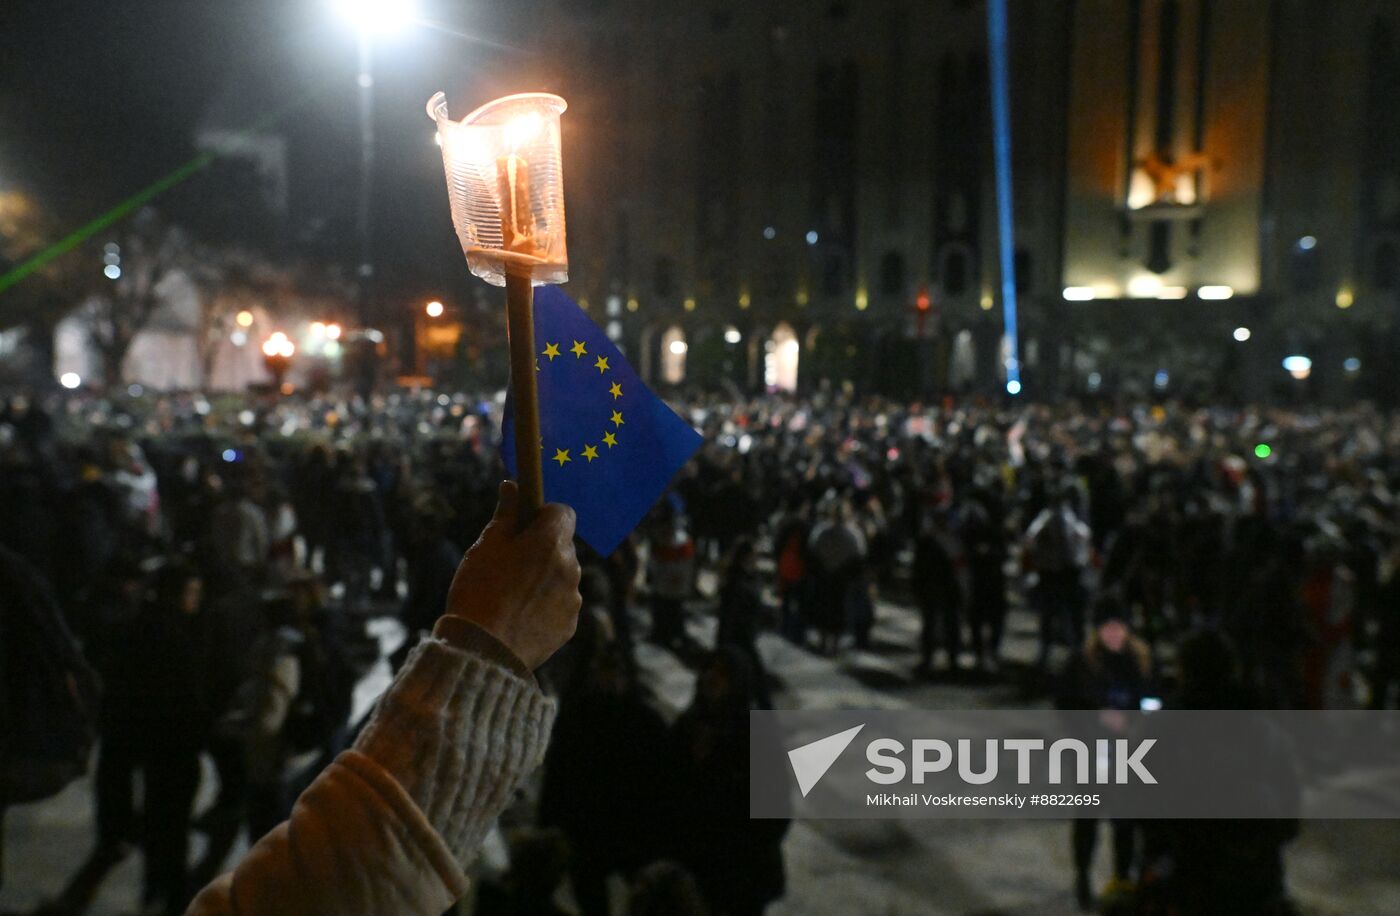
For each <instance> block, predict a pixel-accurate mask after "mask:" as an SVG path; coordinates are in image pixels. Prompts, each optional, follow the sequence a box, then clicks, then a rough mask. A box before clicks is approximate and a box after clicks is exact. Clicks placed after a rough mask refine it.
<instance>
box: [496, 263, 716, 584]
mask: <svg viewBox="0 0 1400 916" xmlns="http://www.w3.org/2000/svg"><path fill="white" fill-rule="evenodd" d="M535 347H536V349H538V350H539V353H537V354H536V359H535V364H536V367H537V369H538V375H537V377H538V379H539V390H540V434H541V437H542V438H543V442H542V443H541V445H542V449H543V454H542V458H543V464H544V496H545V500H546V501H548V502H555V503H565V504H567V505H569V506H572V507H573V509H574V512H575V513H577V514H578V529H577V530H578V535H579V537H581V538H583V540H584V542H585V543H587V544H588V546H589V547H592V548H593V549H594V550H596V551H597V552H598V553H599V554H601V555H603V556H607V555H608V554H610V553H612V552H613V551H614V550H615V549H617V545H618V544H621V543H622V540H623V538H625V537H627V534H628V532H630V531H631V530H632V529H633V528H635V527H637V524H638V523H639V522H641V520H642V518H643V517H644V516H645V515H646V514H647V511H648V510H650V509H651V507H652V505H653V504H654V503H655V502H656V500H657V499H658V498H660V496H661V494H662V493H663V492H665V490H666V486H667V484H669V483H670V482H671V478H672V477H674V476H675V474H676V472H677V471H679V470H680V469H681V467H682V466H683V465H684V464H685V463H686V461H688V460H689V459H690V456H691V455H693V454H694V453H695V450H696V449H697V448H699V447H700V442H701V437H700V435H699V433H697V432H695V430H694V429H692V428H691V427H690V424H688V423H686V422H685V421H684V420H682V419H681V418H680V417H678V416H676V414H675V413H674V412H673V411H672V410H671V409H670V408H669V407H667V406H666V405H665V403H664V402H662V400H661V399H660V398H658V397H657V396H656V395H654V394H652V393H651V391H650V390H649V389H648V388H647V387H646V386H645V385H643V384H642V381H641V379H639V378H638V377H637V373H636V372H634V371H632V367H631V366H629V365H628V364H627V360H625V359H623V358H622V353H621V352H619V351H618V349H617V347H615V346H613V343H612V341H610V340H608V337H607V335H606V334H604V333H603V332H602V331H601V330H600V329H599V328H598V326H597V325H596V324H594V323H593V322H592V321H591V320H590V319H589V317H588V316H587V315H585V314H584V313H583V310H582V309H580V308H579V307H578V305H577V304H576V303H575V302H574V301H573V300H572V299H570V298H569V297H568V296H566V295H565V294H564V291H563V290H561V289H559V287H557V286H541V287H538V288H537V289H536V290H535ZM501 432H502V440H501V458H502V459H503V460H504V461H505V465H506V469H507V470H509V471H510V473H511V475H512V476H514V474H515V416H514V413H513V411H512V409H511V405H510V404H509V403H507V404H506V415H505V422H504V424H503V425H502V429H501Z"/></svg>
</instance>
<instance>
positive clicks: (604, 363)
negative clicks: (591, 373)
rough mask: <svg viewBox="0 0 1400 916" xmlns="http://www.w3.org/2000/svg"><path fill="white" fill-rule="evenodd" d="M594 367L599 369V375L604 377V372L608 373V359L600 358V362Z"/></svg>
mask: <svg viewBox="0 0 1400 916" xmlns="http://www.w3.org/2000/svg"><path fill="white" fill-rule="evenodd" d="M593 365H594V366H597V367H598V374H599V375H602V374H603V373H604V372H607V371H608V358H607V357H606V356H600V357H598V361H597V362H596V363H594V364H593Z"/></svg>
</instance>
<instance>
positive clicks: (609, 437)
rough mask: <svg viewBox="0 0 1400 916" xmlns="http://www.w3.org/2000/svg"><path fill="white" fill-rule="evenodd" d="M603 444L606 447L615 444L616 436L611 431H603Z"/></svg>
mask: <svg viewBox="0 0 1400 916" xmlns="http://www.w3.org/2000/svg"><path fill="white" fill-rule="evenodd" d="M603 444H604V445H606V446H607V447H608V448H612V447H613V446H614V445H617V436H614V435H613V434H612V433H603Z"/></svg>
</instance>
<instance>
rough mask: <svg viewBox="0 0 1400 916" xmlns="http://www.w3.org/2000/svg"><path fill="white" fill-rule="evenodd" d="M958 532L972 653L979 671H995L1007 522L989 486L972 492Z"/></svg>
mask: <svg viewBox="0 0 1400 916" xmlns="http://www.w3.org/2000/svg"><path fill="white" fill-rule="evenodd" d="M959 529H960V534H961V535H962V551H963V554H964V555H965V556H966V557H967V567H968V581H969V584H970V589H969V590H970V595H969V596H968V603H967V623H968V631H969V632H970V634H971V637H972V653H973V656H974V657H975V659H976V665H977V667H978V668H979V669H984V668H987V667H992V668H995V667H996V665H997V662H998V659H999V657H1000V655H1001V640H1002V634H1003V632H1004V630H1005V626H1006V522H1005V519H1004V516H1003V509H1002V506H1001V500H1000V498H999V496H998V494H997V493H996V491H995V490H994V489H993V487H992V486H990V485H984V486H979V487H977V488H976V489H975V490H974V491H973V493H972V497H971V498H970V499H969V500H967V502H966V504H965V505H964V508H963V512H962V515H961V519H960V523H959Z"/></svg>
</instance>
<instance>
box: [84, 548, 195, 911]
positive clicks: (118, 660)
mask: <svg viewBox="0 0 1400 916" xmlns="http://www.w3.org/2000/svg"><path fill="white" fill-rule="evenodd" d="M202 607H203V580H202V579H201V578H200V576H199V574H198V572H197V571H196V570H195V569H194V568H193V567H192V566H190V565H189V564H188V563H186V562H185V561H183V560H182V559H180V558H172V559H170V560H169V561H168V562H167V563H166V565H165V566H164V567H162V568H161V569H160V570H159V571H158V572H157V573H156V577H155V588H154V596H153V597H152V599H151V600H150V601H149V602H148V603H147V604H146V606H145V607H143V608H142V610H141V611H140V613H138V614H137V615H136V616H135V617H134V618H133V619H132V620H130V621H129V622H128V623H126V624H125V625H121V626H119V627H117V628H116V630H115V631H114V633H113V646H112V647H111V652H110V656H109V658H108V660H107V663H106V664H105V665H104V674H105V675H106V691H107V693H106V698H105V700H104V704H103V709H102V717H103V733H104V734H106V735H112V736H119V737H118V744H117V746H116V747H115V748H114V749H113V757H112V758H111V764H112V767H113V772H111V773H109V774H107V776H106V779H104V782H106V783H108V785H107V788H106V791H105V793H104V795H105V800H106V803H107V807H108V813H107V814H106V815H105V819H107V820H108V822H109V823H111V824H113V825H114V826H113V828H112V829H113V831H114V833H113V837H114V838H115V837H116V836H120V835H123V834H125V833H127V832H128V830H129V829H130V828H129V827H122V826H120V825H130V824H131V823H133V813H132V812H131V811H130V809H129V808H128V807H127V806H129V805H130V803H131V798H132V794H131V791H130V788H129V786H123V785H114V784H112V783H113V782H114V781H115V780H117V779H125V780H129V779H130V778H131V776H132V774H133V773H134V772H139V773H140V775H141V782H142V786H143V791H142V797H143V799H144V803H143V807H142V816H141V830H140V834H139V835H140V836H141V852H142V856H143V858H144V863H145V873H144V875H145V876H144V882H143V884H144V889H143V892H142V905H143V908H144V909H143V912H146V913H151V914H156V913H166V914H169V913H174V914H178V913H181V912H183V911H184V909H185V905H186V904H187V903H188V902H189V899H190V895H191V893H192V891H193V888H191V887H190V886H189V884H188V882H187V878H188V865H187V863H188V860H189V848H190V838H189V834H190V818H191V815H192V813H193V811H192V809H193V806H194V797H195V792H196V791H197V790H198V788H199V777H200V771H199V754H200V750H201V749H202V748H203V747H204V746H205V741H206V738H207V736H208V735H209V733H210V730H211V726H212V724H213V716H212V714H211V711H210V706H209V701H208V693H209V685H208V678H207V672H208V661H207V659H208V655H207V653H208V649H209V646H208V641H207V638H206V634H205V632H204V625H205V619H204V617H203V615H202V613H201V611H202ZM121 756H125V757H126V758H127V762H125V763H123V762H121V760H120V757H121ZM117 809H122V810H117Z"/></svg>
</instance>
